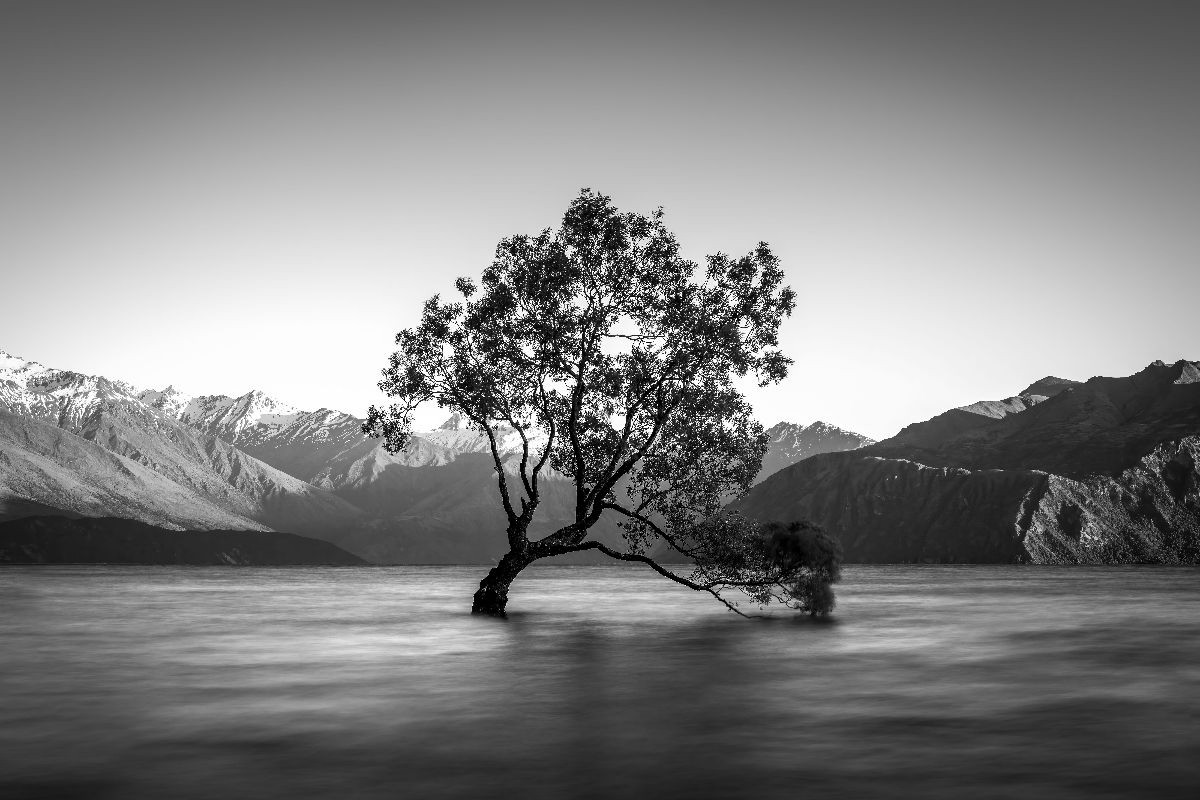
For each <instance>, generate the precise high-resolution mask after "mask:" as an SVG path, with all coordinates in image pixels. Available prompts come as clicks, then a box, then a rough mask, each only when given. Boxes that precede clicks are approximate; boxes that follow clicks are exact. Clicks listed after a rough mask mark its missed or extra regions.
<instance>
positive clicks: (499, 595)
mask: <svg viewBox="0 0 1200 800" xmlns="http://www.w3.org/2000/svg"><path fill="white" fill-rule="evenodd" d="M529 563H530V562H529V561H528V560H527V559H525V558H523V557H521V556H518V555H515V554H513V553H511V552H510V553H506V554H505V556H504V558H502V559H500V563H499V564H497V565H496V566H494V567H492V571H491V572H489V573H488V574H487V577H485V578H484V579H483V580H481V581H480V582H479V590H478V591H477V592H475V598H474V600H472V602H471V613H472V614H486V615H487V616H489V617H503V616H507V615H506V614H505V613H504V607H505V606H506V605H508V587H509V585H510V584H512V582H513V579H514V578H516V577H517V574H518V573H519V572H520V571H521V570H523V569H525V567H527V566H529Z"/></svg>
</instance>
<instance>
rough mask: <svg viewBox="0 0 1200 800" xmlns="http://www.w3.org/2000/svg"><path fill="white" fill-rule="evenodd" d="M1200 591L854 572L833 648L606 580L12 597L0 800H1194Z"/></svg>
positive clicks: (189, 576) (86, 580) (546, 577)
mask: <svg viewBox="0 0 1200 800" xmlns="http://www.w3.org/2000/svg"><path fill="white" fill-rule="evenodd" d="M1198 578H1200V572H1197V571H1196V570H1184V569H1176V570H1172V569H1133V568H1129V569H1072V570H1053V569H1030V568H1006V567H1000V568H997V567H975V568H967V567H856V568H850V569H849V570H847V578H846V583H845V584H844V586H843V588H842V589H841V591H840V593H839V597H840V605H839V609H838V614H837V617H836V619H835V621H834V622H832V623H826V624H822V623H814V622H812V621H810V620H808V619H807V618H799V619H795V618H787V619H779V620H775V621H771V622H747V621H745V620H742V619H739V618H737V617H734V616H733V615H731V614H729V613H728V612H727V611H725V610H724V609H723V608H722V607H720V606H719V605H717V604H716V603H714V602H713V601H711V599H707V600H706V598H705V597H703V596H700V595H696V594H693V593H691V592H689V591H688V590H686V589H682V588H678V589H677V588H676V587H673V586H670V585H669V584H666V583H664V582H663V581H662V580H661V579H660V578H657V577H656V576H654V575H651V574H648V573H645V572H639V571H636V570H626V569H622V568H611V569H609V568H585V567H573V568H572V567H550V568H544V569H534V570H531V572H530V574H529V575H528V577H525V576H522V579H521V581H520V582H519V583H518V584H517V586H516V587H514V592H513V598H512V601H511V608H512V609H513V612H514V613H513V614H512V616H511V618H510V619H509V620H507V621H504V622H499V621H494V620H480V619H475V618H472V617H471V616H470V615H468V614H466V613H464V609H465V605H466V603H467V601H468V600H469V597H470V593H471V590H472V589H473V586H474V584H475V583H476V582H477V581H478V579H479V570H478V569H477V568H388V569H384V568H379V569H324V570H322V569H276V570H267V569H256V570H251V569H212V568H200V569H197V568H104V567H88V568H40V569H38V568H30V569H24V568H10V569H5V570H2V571H0V607H2V608H3V609H4V613H3V617H2V618H0V637H2V642H3V650H2V651H0V693H2V698H0V699H2V700H3V703H2V705H0V794H2V795H3V796H4V797H15V798H21V797H72V796H79V797H114V798H116V797H119V798H160V797H168V796H169V797H183V798H190V797H195V798H207V797H217V796H227V797H246V798H253V797H263V798H282V797H289V798H292V797H301V798H306V797H343V796H354V797H365V798H374V797H380V798H382V797H396V796H405V797H468V796H470V797H475V796H492V797H527V798H543V797H544V798H557V797H583V798H591V797H595V798H602V797H617V796H620V797H667V798H669V797H731V798H732V797H761V796H763V795H769V796H775V795H782V794H784V793H787V794H789V795H790V794H812V793H814V792H817V793H821V792H830V793H832V794H833V795H835V796H873V797H893V796H894V797H911V796H915V795H920V796H939V797H961V796H962V795H963V794H966V793H968V792H969V793H971V794H972V795H975V796H977V797H1017V796H1020V797H1081V798H1082V797H1097V796H1100V797H1103V796H1113V797H1116V796H1134V795H1136V796H1143V795H1153V796H1157V797H1169V796H1180V797H1182V796H1189V797H1190V796H1191V793H1192V791H1193V790H1194V788H1195V786H1196V785H1197V781H1198V780H1200V768H1198V766H1197V764H1196V761H1195V758H1194V755H1195V753H1196V752H1198V746H1200V730H1198V726H1197V724H1196V721H1197V719H1200V667H1198V666H1197V665H1200V637H1198V636H1197V634H1198V633H1200V583H1198V581H1197V579H1198Z"/></svg>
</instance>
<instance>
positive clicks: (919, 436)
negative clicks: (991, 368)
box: [733, 361, 1200, 563]
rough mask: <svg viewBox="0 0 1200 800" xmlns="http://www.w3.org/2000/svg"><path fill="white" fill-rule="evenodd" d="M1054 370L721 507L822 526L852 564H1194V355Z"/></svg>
mask: <svg viewBox="0 0 1200 800" xmlns="http://www.w3.org/2000/svg"><path fill="white" fill-rule="evenodd" d="M1054 380H1055V383H1054V384H1053V385H1054V387H1055V388H1057V389H1059V390H1058V391H1057V392H1056V393H1055V394H1053V395H1052V396H1047V395H1036V394H1033V393H1031V392H1024V393H1022V394H1020V395H1017V396H1014V397H1013V398H1009V399H1007V400H1004V401H998V402H995V403H976V404H973V405H971V406H966V407H963V408H960V409H954V410H952V411H950V412H947V413H945V414H942V415H938V416H937V417H934V418H933V419H931V420H929V421H927V422H924V423H918V424H916V425H912V426H909V427H907V428H905V429H904V430H903V431H901V432H900V434H898V435H897V436H895V437H893V438H891V439H888V440H885V441H882V442H879V443H878V444H875V445H871V446H868V447H865V448H863V449H861V450H857V451H853V452H850V453H838V454H827V455H818V456H815V457H813V458H811V459H807V460H805V461H803V462H800V463H799V464H796V465H793V466H791V467H788V468H786V469H784V470H782V471H780V472H779V473H777V474H776V475H774V476H772V477H771V478H769V479H767V480H766V481H764V482H763V483H762V484H761V485H759V486H758V487H756V488H755V489H753V490H752V491H751V492H750V494H749V495H747V497H745V498H743V499H742V500H741V501H740V502H738V503H736V504H734V506H733V508H735V509H737V510H739V511H742V512H743V513H747V514H750V515H753V516H756V517H758V518H761V519H764V520H767V519H781V520H786V519H810V520H812V521H815V522H817V523H819V524H822V525H824V526H826V527H827V528H828V529H830V530H831V531H832V532H834V533H836V534H837V535H839V536H840V537H841V538H842V540H843V544H844V546H845V548H846V557H847V559H848V560H850V561H867V562H888V561H944V562H1034V563H1125V562H1155V563H1196V562H1197V560H1198V558H1200V490H1198V488H1197V487H1198V485H1200V473H1198V471H1197V454H1198V453H1197V447H1198V443H1200V370H1198V369H1197V365H1196V364H1195V363H1193V362H1187V361H1180V362H1177V363H1175V364H1172V365H1167V364H1163V363H1162V362H1155V363H1154V364H1151V365H1150V366H1148V367H1147V368H1146V369H1144V370H1142V371H1141V372H1139V373H1137V374H1136V375H1132V376H1129V377H1126V378H1093V379H1091V380H1089V381H1087V382H1086V383H1082V384H1075V385H1071V384H1070V383H1069V382H1065V381H1061V379H1054ZM1044 387H1045V384H1043V386H1042V387H1039V386H1038V384H1034V386H1033V387H1031V388H1044Z"/></svg>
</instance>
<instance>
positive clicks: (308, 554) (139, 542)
mask: <svg viewBox="0 0 1200 800" xmlns="http://www.w3.org/2000/svg"><path fill="white" fill-rule="evenodd" d="M364 563H366V562H364V561H363V560H362V559H361V558H359V557H357V556H354V555H351V554H350V553H347V552H346V551H345V550H342V549H340V548H338V547H335V546H334V545H332V544H330V543H329V542H322V541H320V540H319V539H309V538H306V537H304V536H296V535H295V534H292V533H275V532H262V531H244V530H233V531H223V530H207V531H176V530H166V529H164V528H157V527H154V526H153V525H147V524H146V523H144V522H137V521H135V520H131V519H122V518H114V517H100V518H94V517H93V518H83V519H80V518H68V517H59V516H48V517H41V516H39V517H27V518H24V519H17V520H12V521H9V522H0V564H196V565H222V566H224V565H228V566H291V565H340V566H350V565H360V564H364Z"/></svg>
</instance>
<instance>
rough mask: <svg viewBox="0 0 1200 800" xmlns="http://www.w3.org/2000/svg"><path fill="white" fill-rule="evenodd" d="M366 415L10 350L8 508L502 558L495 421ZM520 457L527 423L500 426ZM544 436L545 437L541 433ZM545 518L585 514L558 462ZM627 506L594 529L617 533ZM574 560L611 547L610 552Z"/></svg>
mask: <svg viewBox="0 0 1200 800" xmlns="http://www.w3.org/2000/svg"><path fill="white" fill-rule="evenodd" d="M361 426H362V420H361V419H358V418H356V417H354V416H351V415H349V414H345V413H342V412H339V411H334V410H331V409H328V408H321V409H317V410H316V411H304V410H301V409H298V408H296V407H294V406H291V405H288V404H287V403H283V402H280V401H278V400H275V399H273V398H271V397H268V396H267V395H265V394H263V393H262V392H260V391H251V392H247V393H246V394H244V395H242V396H240V397H228V396H225V395H191V394H187V393H184V392H181V391H179V390H178V389H176V388H174V387H172V386H168V387H167V388H165V389H161V390H159V389H139V388H137V387H134V386H132V385H131V384H128V383H125V382H123V381H119V380H113V379H109V378H105V377H102V376H88V375H83V374H81V373H76V372H71V371H68V370H58V369H50V368H47V367H45V366H43V365H41V364H38V363H36V362H32V361H27V360H25V359H21V358H17V357H15V356H11V355H8V354H6V353H3V352H2V351H0V520H3V519H13V518H18V517H25V516H34V515H46V514H52V515H65V516H83V517H97V516H120V517H126V518H129V519H136V520H140V521H142V522H145V523H148V524H151V525H156V526H159V527H163V528H171V529H215V528H222V529H241V530H259V531H265V530H276V531H292V532H296V533H300V534H304V535H308V536H316V537H318V538H323V539H326V540H329V541H332V542H335V543H337V544H338V545H339V546H342V547H345V548H347V549H349V550H350V551H352V552H354V553H355V554H357V555H359V556H361V557H363V558H366V559H368V560H372V561H375V562H379V563H398V562H403V563H489V562H492V561H494V560H495V559H497V558H498V557H499V556H500V555H501V554H502V552H503V550H504V548H505V542H504V537H503V535H502V533H503V530H504V528H505V525H506V519H505V517H504V513H503V510H502V509H501V506H500V503H499V498H498V491H497V488H496V476H495V471H494V469H493V465H492V459H491V455H490V452H489V447H488V444H487V439H486V437H485V436H484V435H483V434H482V432H480V431H477V430H475V429H474V428H472V427H471V426H470V425H469V424H468V423H467V421H466V420H464V419H463V418H461V417H460V416H458V415H452V416H451V417H450V418H449V419H447V420H446V422H445V423H444V424H442V425H441V426H440V427H439V428H437V429H435V430H432V431H423V432H418V433H415V434H414V435H413V436H412V438H411V440H410V441H409V443H408V445H407V446H406V447H405V448H404V450H402V451H401V452H399V453H388V452H387V451H386V450H385V449H384V448H383V446H382V444H381V443H380V442H379V441H378V440H375V439H369V438H367V437H366V436H364V435H363V433H362V432H361ZM494 433H495V435H496V438H497V442H498V446H499V450H500V453H501V457H502V459H503V461H504V463H505V464H506V469H507V470H508V471H509V472H515V471H516V468H517V464H518V462H519V459H520V457H521V437H520V434H519V433H518V432H517V431H515V430H513V429H511V428H505V427H502V426H501V427H496V428H495V429H494ZM770 434H771V445H770V450H769V451H768V454H767V457H766V459H764V471H763V474H764V475H765V474H767V473H768V472H769V471H774V470H776V469H778V468H779V467H782V466H785V465H786V464H789V463H791V462H792V461H795V460H797V459H800V458H804V457H807V456H808V455H811V454H813V453H817V452H827V451H830V450H835V449H844V448H849V447H858V446H861V445H862V444H864V443H869V441H870V440H868V439H866V438H865V437H861V436H858V435H857V434H853V433H849V432H847V431H843V430H841V429H839V428H836V427H835V426H832V425H827V424H825V423H821V422H818V423H814V424H813V425H809V426H803V425H792V424H788V423H780V424H779V425H776V426H775V427H773V428H772V429H771V430H770ZM531 439H532V442H531V446H532V447H533V448H537V447H540V445H541V444H542V443H543V442H544V437H542V436H541V435H539V434H535V435H533V436H531ZM542 492H543V500H542V506H541V507H540V509H539V514H538V517H537V518H536V519H535V524H534V526H533V527H532V530H531V533H532V535H534V536H539V535H544V534H547V533H549V532H551V531H552V530H554V529H556V528H558V527H560V526H562V525H565V524H568V523H569V522H571V521H573V519H574V505H573V504H574V492H573V489H572V488H571V486H570V484H569V483H567V482H566V481H565V480H563V479H562V478H561V476H559V475H557V474H556V473H554V472H553V471H547V472H546V473H544V480H543V482H542ZM616 522H617V519H616V518H615V517H612V518H608V517H606V518H602V520H601V522H600V523H599V524H598V525H597V526H596V527H595V528H594V529H593V532H594V536H595V537H596V538H599V539H600V540H602V541H605V542H606V543H609V544H619V543H620V541H621V531H620V529H618V528H617V526H616ZM568 560H571V561H577V562H584V563H599V562H604V561H607V559H606V557H605V556H603V555H602V554H597V553H595V552H588V553H581V554H577V555H575V556H571V557H569V558H568Z"/></svg>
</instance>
